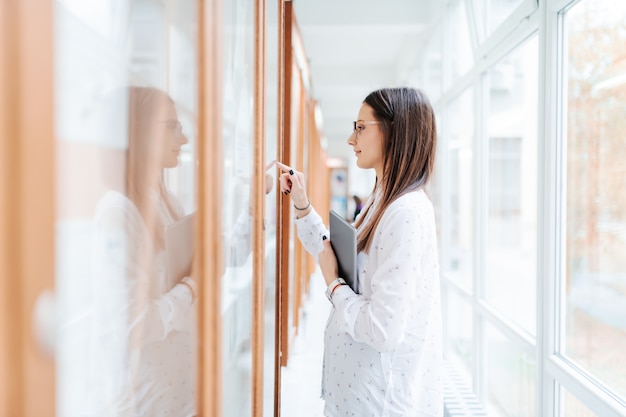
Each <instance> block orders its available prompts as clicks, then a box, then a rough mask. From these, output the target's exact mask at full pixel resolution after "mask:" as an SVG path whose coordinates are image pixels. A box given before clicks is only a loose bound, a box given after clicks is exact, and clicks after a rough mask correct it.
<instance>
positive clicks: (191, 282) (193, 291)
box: [180, 277, 198, 303]
mask: <svg viewBox="0 0 626 417" xmlns="http://www.w3.org/2000/svg"><path fill="white" fill-rule="evenodd" d="M180 283H181V284H183V285H184V286H186V287H187V288H189V291H190V292H191V302H192V303H194V302H195V301H196V300H197V299H198V289H197V286H196V283H195V282H194V280H193V279H191V278H190V277H184V278H183V279H182V280H181V281H180Z"/></svg>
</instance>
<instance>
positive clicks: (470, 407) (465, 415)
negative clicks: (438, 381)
mask: <svg viewBox="0 0 626 417" xmlns="http://www.w3.org/2000/svg"><path fill="white" fill-rule="evenodd" d="M443 402H444V413H443V415H444V417H486V416H487V413H486V412H485V409H484V408H483V406H482V405H481V404H480V401H478V398H476V395H475V394H474V393H473V392H472V388H471V387H470V386H469V385H468V383H467V381H465V380H464V379H463V378H462V377H461V375H460V374H459V373H458V372H457V371H456V370H455V369H454V367H453V366H452V365H450V364H449V363H446V364H445V366H444V372H443Z"/></svg>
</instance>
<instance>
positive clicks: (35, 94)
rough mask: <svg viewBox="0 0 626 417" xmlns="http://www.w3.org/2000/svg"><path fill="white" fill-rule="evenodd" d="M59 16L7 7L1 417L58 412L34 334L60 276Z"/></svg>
mask: <svg viewBox="0 0 626 417" xmlns="http://www.w3.org/2000/svg"><path fill="white" fill-rule="evenodd" d="M53 16H54V13H53V2H51V1H34V0H24V1H19V2H15V1H12V0H1V1H0V31H1V33H0V42H1V43H0V57H1V59H0V87H1V90H2V92H3V93H2V95H1V96H0V135H1V136H2V137H5V138H9V140H2V141H1V143H0V221H1V222H2V231H3V232H2V234H1V235H0V270H1V276H2V277H3V279H2V280H0V299H1V300H2V301H1V302H0V414H2V415H8V416H23V417H31V416H32V417H34V416H53V415H54V410H55V390H54V363H53V358H52V355H51V352H49V353H48V354H44V353H43V350H42V347H41V346H40V345H39V343H37V341H36V340H35V336H34V332H33V319H34V317H33V314H34V307H35V305H36V302H37V299H38V297H39V296H40V295H41V294H42V292H43V291H45V290H50V289H52V287H53V285H54V271H55V267H54V219H55V213H54V201H55V187H54V178H55V176H54V155H55V150H54V120H53V117H54V116H53V115H54V111H53V102H54V98H53V83H54V79H53V73H54V66H53V45H52V43H53V39H54V38H53V36H52V33H53V29H52V23H53V22H52V19H53ZM34 120H36V121H37V122H36V123H33V121H34ZM34 167H36V169H33V168H34Z"/></svg>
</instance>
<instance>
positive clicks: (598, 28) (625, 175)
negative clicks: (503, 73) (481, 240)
mask: <svg viewBox="0 0 626 417" xmlns="http://www.w3.org/2000/svg"><path fill="white" fill-rule="evenodd" d="M564 23H565V28H566V31H565V33H566V36H567V49H566V53H567V73H566V77H567V81H566V91H567V120H566V121H564V122H566V123H567V134H566V148H567V150H566V155H565V156H566V165H567V167H566V172H565V178H566V184H567V186H566V201H565V206H566V207H565V214H566V219H567V221H566V230H565V242H564V243H565V272H564V274H565V277H564V282H563V284H562V285H563V291H564V293H565V306H564V310H565V323H563V324H564V333H565V336H564V340H563V341H562V353H563V354H564V355H566V356H567V357H568V358H570V359H571V360H572V361H574V362H575V363H576V364H577V365H579V366H580V367H582V368H583V369H584V370H585V371H587V372H588V373H590V374H592V375H593V377H595V378H597V379H598V380H600V381H602V382H603V383H604V384H606V386H607V387H608V388H610V389H611V390H613V391H614V392H616V393H617V394H619V395H621V396H622V398H625V397H626V374H625V373H624V369H625V368H626V356H625V355H624V346H626V322H625V321H624V317H626V257H625V256H624V254H625V253H626V197H625V195H626V194H624V190H626V165H624V160H625V159H626V147H625V146H624V143H625V142H624V132H626V118H625V117H624V109H625V108H626V75H625V74H626V55H625V54H624V47H623V45H624V44H626V4H625V3H624V2H621V1H608V0H602V1H581V2H579V3H577V4H576V5H575V6H574V7H572V8H571V9H570V10H569V11H568V12H567V13H566V14H565V17H564Z"/></svg>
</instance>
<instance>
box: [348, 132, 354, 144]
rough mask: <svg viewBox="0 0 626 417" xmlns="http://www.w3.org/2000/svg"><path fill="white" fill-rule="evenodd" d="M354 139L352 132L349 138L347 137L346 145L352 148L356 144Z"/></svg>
mask: <svg viewBox="0 0 626 417" xmlns="http://www.w3.org/2000/svg"><path fill="white" fill-rule="evenodd" d="M354 139H355V138H354V132H352V134H351V135H350V136H348V141H347V142H348V145H350V146H354V144H355V143H356V142H355V140H354Z"/></svg>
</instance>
